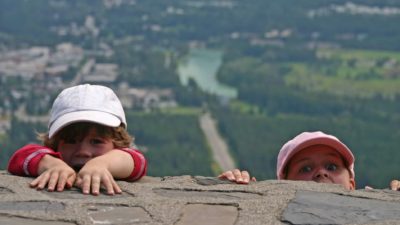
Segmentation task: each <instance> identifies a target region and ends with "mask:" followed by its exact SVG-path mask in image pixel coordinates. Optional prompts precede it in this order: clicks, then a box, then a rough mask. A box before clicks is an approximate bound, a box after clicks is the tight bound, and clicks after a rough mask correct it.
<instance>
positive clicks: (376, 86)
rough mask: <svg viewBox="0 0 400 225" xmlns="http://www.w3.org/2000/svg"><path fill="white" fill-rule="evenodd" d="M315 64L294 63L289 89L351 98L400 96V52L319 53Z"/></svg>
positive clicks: (288, 81)
mask: <svg viewBox="0 0 400 225" xmlns="http://www.w3.org/2000/svg"><path fill="white" fill-rule="evenodd" d="M317 56H318V58H319V60H318V61H317V62H315V63H312V64H306V63H291V64H289V66H290V67H291V69H292V70H291V72H290V73H289V74H288V75H287V76H286V77H285V82H286V84H287V85H289V86H297V87H300V88H302V89H305V90H307V91H311V92H327V93H331V94H334V95H344V96H349V97H361V98H372V97H375V96H378V95H379V96H382V97H384V98H387V99H393V98H394V97H395V96H396V95H399V94H400V88H399V87H400V53H395V52H384V51H364V50H326V49H324V50H319V51H318V52H317Z"/></svg>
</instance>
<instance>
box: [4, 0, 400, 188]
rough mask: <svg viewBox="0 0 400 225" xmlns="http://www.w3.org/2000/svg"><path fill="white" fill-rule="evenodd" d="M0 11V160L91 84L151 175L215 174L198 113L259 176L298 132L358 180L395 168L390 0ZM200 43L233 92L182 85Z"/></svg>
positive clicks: (7, 1) (117, 4)
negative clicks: (348, 159)
mask: <svg viewBox="0 0 400 225" xmlns="http://www.w3.org/2000/svg"><path fill="white" fill-rule="evenodd" d="M0 15H1V16H0V77H1V79H0V85H1V89H0V99H2V101H0V146H1V154H0V168H2V169H4V168H5V166H6V162H7V160H8V158H9V156H10V155H11V154H12V152H13V151H15V150H16V149H17V148H19V147H21V146H22V145H24V144H25V143H29V142H34V141H36V140H35V136H36V134H35V131H37V132H44V131H45V130H46V123H45V122H44V121H45V119H46V117H45V116H46V114H47V113H48V110H49V108H50V107H51V103H52V101H53V99H54V97H55V96H56V94H57V93H59V91H60V90H61V89H63V88H65V87H68V86H70V85H72V84H77V83H84V82H90V83H99V84H103V85H106V86H109V87H111V88H113V89H114V90H115V91H116V92H117V94H118V95H119V96H120V97H121V99H123V103H124V106H125V108H126V111H127V117H128V120H129V123H130V124H131V125H129V126H128V127H129V131H130V132H131V133H132V134H133V135H134V136H135V138H136V139H135V141H136V144H137V145H138V146H139V147H140V148H141V149H142V150H143V151H144V152H145V154H146V157H147V158H148V159H149V162H150V164H149V175H152V176H164V175H182V174H194V175H205V176H212V175H216V173H218V172H219V170H218V166H216V165H215V162H213V161H212V157H211V155H210V149H209V147H208V143H207V140H206V138H205V135H204V134H203V133H202V130H201V128H200V126H199V124H198V117H199V116H200V115H201V113H202V112H204V111H206V110H207V111H210V112H211V113H212V114H213V117H214V118H216V119H217V120H218V126H219V129H220V132H221V133H222V135H223V137H224V138H225V140H226V141H227V143H228V144H229V149H230V151H231V153H232V154H233V156H234V157H235V161H236V162H237V164H238V166H239V167H241V168H243V169H248V170H249V171H250V172H252V174H254V175H256V176H257V178H258V179H274V178H275V175H274V171H275V158H276V155H277V152H278V150H279V149H280V147H281V146H282V145H283V144H284V143H285V142H286V141H287V140H289V139H290V138H292V137H293V136H295V135H296V134H297V133H299V132H301V131H305V130H323V131H325V132H327V133H331V134H334V135H336V136H337V137H339V138H340V139H341V140H343V141H344V142H345V143H346V144H347V145H348V146H349V147H350V148H351V149H352V150H353V151H354V153H355V156H356V174H357V185H358V187H359V188H362V187H363V186H365V185H370V186H374V187H379V188H384V187H386V186H387V184H388V182H389V181H390V180H391V179H393V178H397V177H398V176H399V174H398V173H397V171H398V170H399V167H398V159H399V157H400V155H399V153H398V151H397V150H396V149H397V145H398V140H399V138H400V132H399V130H398V124H399V120H400V115H399V112H400V104H399V101H400V99H399V96H400V95H399V94H400V93H399V92H400V75H399V74H400V53H399V52H398V51H399V50H400V43H399V42H398V40H399V37H400V26H398V21H399V18H400V2H397V1H391V0H354V1H351V2H349V1H342V0H320V1H313V0H297V1H295V3H294V2H293V1H288V0H280V1H273V0H250V1H238V0H217V1H214V0H202V1H187V0H173V1H164V0H154V1H136V0H121V1H119V0H104V1H95V2H93V1H89V0H83V1H77V0H73V1H64V0H54V1H46V0H37V1H13V0H3V1H1V2H0ZM21 15H23V16H21ZM199 48H200V49H205V50H217V51H220V52H221V57H222V59H221V62H222V63H221V67H220V68H219V70H218V71H217V75H216V77H217V79H218V80H219V81H220V82H222V83H223V84H225V85H229V86H230V87H231V88H235V90H237V97H236V98H228V99H226V98H222V97H220V96H216V95H213V94H210V93H207V92H206V91H204V90H202V89H201V88H200V87H199V86H198V85H197V84H196V82H195V81H194V80H189V81H188V82H187V84H186V85H183V84H181V82H180V79H179V71H178V65H179V64H180V63H182V62H183V61H184V60H185V58H186V57H188V56H190V52H191V51H192V50H193V49H199ZM235 96H236V95H235Z"/></svg>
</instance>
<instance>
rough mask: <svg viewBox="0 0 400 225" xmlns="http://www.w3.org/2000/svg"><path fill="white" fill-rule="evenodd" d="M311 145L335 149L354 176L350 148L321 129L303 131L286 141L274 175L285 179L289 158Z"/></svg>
mask: <svg viewBox="0 0 400 225" xmlns="http://www.w3.org/2000/svg"><path fill="white" fill-rule="evenodd" d="M313 145H327V146H330V147H332V148H333V149H335V150H336V151H337V152H338V153H339V154H340V155H341V156H342V157H343V159H344V160H345V163H346V165H347V166H348V169H349V171H350V173H351V176H352V177H353V178H354V177H355V174H354V156H353V153H352V152H351V151H350V149H349V148H348V147H347V146H346V145H345V144H343V143H342V142H341V141H340V140H339V139H337V138H336V137H335V136H332V135H329V134H325V133H323V132H321V131H316V132H303V133H301V134H299V135H297V136H296V137H294V138H293V139H292V140H290V141H288V142H286V144H284V145H283V147H282V148H281V150H280V151H279V155H278V161H277V165H276V175H277V177H278V180H283V179H285V167H286V166H287V164H288V162H289V161H290V159H291V158H292V157H293V156H294V155H295V154H296V153H297V152H299V151H301V150H303V149H305V148H307V147H310V146H313Z"/></svg>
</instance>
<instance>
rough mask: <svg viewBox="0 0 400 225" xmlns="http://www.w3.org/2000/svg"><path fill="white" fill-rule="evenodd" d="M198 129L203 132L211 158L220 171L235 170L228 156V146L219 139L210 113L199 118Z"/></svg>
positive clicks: (233, 163)
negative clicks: (210, 151) (211, 154)
mask: <svg viewBox="0 0 400 225" xmlns="http://www.w3.org/2000/svg"><path fill="white" fill-rule="evenodd" d="M200 127H201V129H202V130H203V132H204V134H205V136H206V138H207V141H208V144H209V145H210V147H211V150H212V153H213V158H214V160H215V162H217V163H218V165H219V167H220V168H221V170H222V171H227V170H231V169H234V168H236V166H235V162H234V161H233V158H232V156H231V155H230V154H229V150H228V145H227V144H226V142H225V140H224V139H223V138H222V137H221V135H220V134H219V132H218V129H217V127H216V123H215V121H214V119H213V118H212V117H211V115H210V113H205V114H203V115H201V117H200Z"/></svg>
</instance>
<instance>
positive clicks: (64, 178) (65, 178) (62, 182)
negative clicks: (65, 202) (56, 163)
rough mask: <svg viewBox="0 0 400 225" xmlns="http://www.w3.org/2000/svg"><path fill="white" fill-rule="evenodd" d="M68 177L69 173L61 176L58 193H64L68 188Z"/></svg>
mask: <svg viewBox="0 0 400 225" xmlns="http://www.w3.org/2000/svg"><path fill="white" fill-rule="evenodd" d="M68 176H69V174H68V173H67V172H62V173H61V174H60V177H59V178H58V183H57V191H63V190H64V188H65V186H67V181H68Z"/></svg>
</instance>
